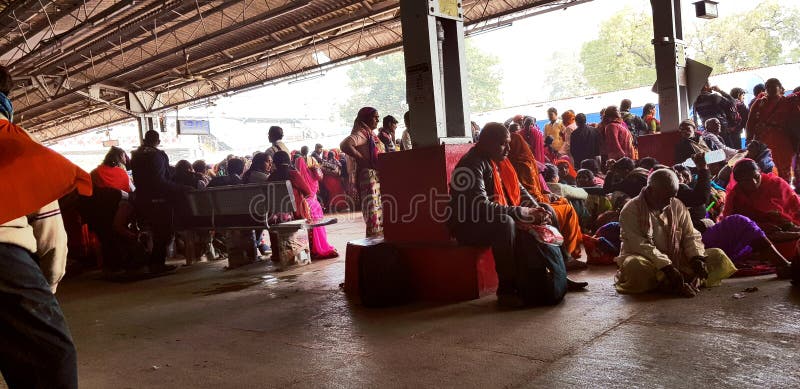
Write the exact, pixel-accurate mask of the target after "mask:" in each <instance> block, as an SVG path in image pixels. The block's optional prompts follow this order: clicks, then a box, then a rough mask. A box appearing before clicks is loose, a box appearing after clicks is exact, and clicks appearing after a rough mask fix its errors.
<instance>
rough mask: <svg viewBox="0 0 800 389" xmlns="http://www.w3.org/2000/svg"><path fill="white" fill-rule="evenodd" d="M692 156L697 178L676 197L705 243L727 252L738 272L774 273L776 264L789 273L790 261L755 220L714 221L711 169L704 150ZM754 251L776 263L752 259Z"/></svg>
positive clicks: (728, 218) (682, 188)
mask: <svg viewBox="0 0 800 389" xmlns="http://www.w3.org/2000/svg"><path fill="white" fill-rule="evenodd" d="M692 159H693V160H694V162H695V164H696V166H697V180H696V181H695V182H689V183H687V184H684V183H681V184H680V189H679V190H678V196H677V197H678V199H679V200H681V201H682V202H683V203H684V204H685V205H686V206H687V208H688V209H689V215H690V217H691V219H692V224H693V225H694V227H695V229H696V230H698V231H699V232H700V233H701V234H702V240H703V244H704V245H705V246H706V247H709V248H718V249H721V250H722V251H723V252H725V254H727V255H728V257H729V258H730V259H731V261H732V262H733V263H734V264H735V265H736V267H737V268H738V269H739V271H737V273H736V274H735V275H737V276H742V275H753V274H766V273H771V272H774V271H775V268H777V269H778V271H779V274H780V275H781V276H782V277H785V276H787V274H786V273H787V272H788V267H787V266H788V261H787V260H786V258H784V257H783V256H782V255H781V254H780V253H779V252H778V251H777V250H776V249H775V246H773V245H772V242H771V241H770V240H769V239H768V238H767V237H766V235H765V234H764V232H763V231H762V230H761V228H759V227H758V225H757V224H756V223H754V222H753V221H752V220H750V219H748V218H747V217H745V216H742V215H730V216H728V217H724V218H721V219H720V220H719V222H717V223H716V224H715V223H714V222H713V220H712V219H710V218H709V215H708V213H709V212H710V210H711V208H712V207H713V205H714V203H715V202H716V201H718V200H714V197H713V192H714V188H713V187H712V185H711V180H710V177H711V173H710V171H709V169H708V166H707V165H706V163H705V156H704V155H703V154H702V153H700V154H695V155H694V156H692ZM754 254H758V255H759V256H760V257H761V258H765V259H768V260H769V262H770V263H771V264H772V265H773V266H774V267H773V266H764V265H762V264H761V263H760V261H757V260H756V261H753V260H751V258H754V257H755V255H754Z"/></svg>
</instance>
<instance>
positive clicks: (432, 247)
mask: <svg viewBox="0 0 800 389" xmlns="http://www.w3.org/2000/svg"><path fill="white" fill-rule="evenodd" d="M379 244H389V245H390V246H392V247H393V248H394V249H396V250H397V251H398V252H399V255H400V261H401V263H402V265H403V267H404V268H405V270H406V273H407V274H408V278H409V279H408V282H409V285H408V287H407V288H404V293H407V296H403V297H404V298H403V299H401V300H402V301H435V302H457V301H466V300H473V299H477V298H480V297H481V296H485V295H487V294H491V293H494V292H495V291H496V290H497V274H496V273H495V265H494V257H493V256H492V251H491V249H490V248H489V247H471V246H458V245H456V244H455V243H453V242H448V243H422V244H414V243H386V242H385V241H384V240H383V239H361V240H355V241H351V242H349V243H348V244H347V253H346V258H345V283H344V289H345V293H347V294H348V295H349V296H352V297H356V298H359V297H360V296H361V295H362V290H361V288H360V285H359V279H361V277H369V276H370V275H368V274H360V269H361V268H362V267H361V266H359V265H360V261H371V260H380V258H372V257H371V256H370V255H369V252H368V251H367V248H369V247H371V246H376V245H379Z"/></svg>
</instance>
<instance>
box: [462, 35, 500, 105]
mask: <svg viewBox="0 0 800 389" xmlns="http://www.w3.org/2000/svg"><path fill="white" fill-rule="evenodd" d="M465 56H466V57H467V75H468V78H467V85H468V87H469V109H470V111H472V112H474V113H480V112H486V111H491V110H493V109H498V108H500V107H502V106H503V100H502V98H501V97H502V95H501V94H500V83H501V82H502V81H503V74H502V72H501V71H500V68H499V67H498V65H499V64H500V59H499V58H498V57H497V56H494V55H491V54H488V53H485V52H483V51H481V49H479V48H478V47H477V46H475V45H473V44H470V43H469V40H467V47H466V50H465Z"/></svg>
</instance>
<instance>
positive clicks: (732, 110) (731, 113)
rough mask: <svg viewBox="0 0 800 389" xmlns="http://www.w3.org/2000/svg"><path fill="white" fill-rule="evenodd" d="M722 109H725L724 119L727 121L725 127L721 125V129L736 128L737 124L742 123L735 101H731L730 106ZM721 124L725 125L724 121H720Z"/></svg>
mask: <svg viewBox="0 0 800 389" xmlns="http://www.w3.org/2000/svg"><path fill="white" fill-rule="evenodd" d="M742 104H744V103H742ZM723 111H725V120H726V121H727V122H728V123H727V124H728V127H727V128H725V127H723V128H722V131H725V130H727V129H731V128H737V127H738V126H739V125H741V124H742V115H741V114H739V110H738V109H737V107H736V103H733V104H732V105H731V106H730V107H725V109H724V110H723ZM721 124H722V125H723V126H724V125H725V123H721Z"/></svg>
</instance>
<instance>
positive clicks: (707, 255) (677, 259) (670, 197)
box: [616, 169, 736, 297]
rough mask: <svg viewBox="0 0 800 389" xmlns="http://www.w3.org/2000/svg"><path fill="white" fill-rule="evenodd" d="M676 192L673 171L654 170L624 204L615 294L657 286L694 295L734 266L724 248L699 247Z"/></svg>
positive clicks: (717, 280) (640, 290)
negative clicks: (642, 186) (643, 186)
mask: <svg viewBox="0 0 800 389" xmlns="http://www.w3.org/2000/svg"><path fill="white" fill-rule="evenodd" d="M677 194H678V176H677V175H676V174H675V172H673V171H671V170H667V169H661V170H656V171H655V172H653V173H652V174H651V175H650V177H649V178H648V180H647V186H646V187H645V188H644V189H643V190H642V192H641V194H639V196H636V197H635V198H633V199H632V200H631V201H629V202H628V203H627V204H626V205H625V207H624V208H622V213H621V214H620V220H619V221H620V225H621V228H622V234H621V235H622V247H621V249H620V255H619V257H617V259H616V261H617V265H618V266H619V272H618V273H617V280H616V287H617V291H618V292H619V293H644V292H649V291H653V290H661V291H664V292H668V293H674V294H679V295H682V296H685V297H694V296H695V295H696V294H697V292H698V291H699V289H698V288H699V287H700V286H703V285H705V286H708V287H711V286H717V285H719V284H720V283H721V282H722V280H723V279H725V278H728V277H730V276H731V275H732V274H733V273H734V272H735V271H736V268H735V267H734V266H733V264H732V263H731V261H730V259H728V257H727V256H726V255H725V253H724V252H722V250H719V249H708V250H706V249H705V248H704V247H703V242H702V240H701V236H700V233H699V232H697V231H696V230H695V229H694V227H693V226H692V219H691V217H690V215H689V211H688V210H687V209H686V206H684V205H683V203H681V202H680V200H678V199H677V198H676V197H675V196H676V195H677Z"/></svg>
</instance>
